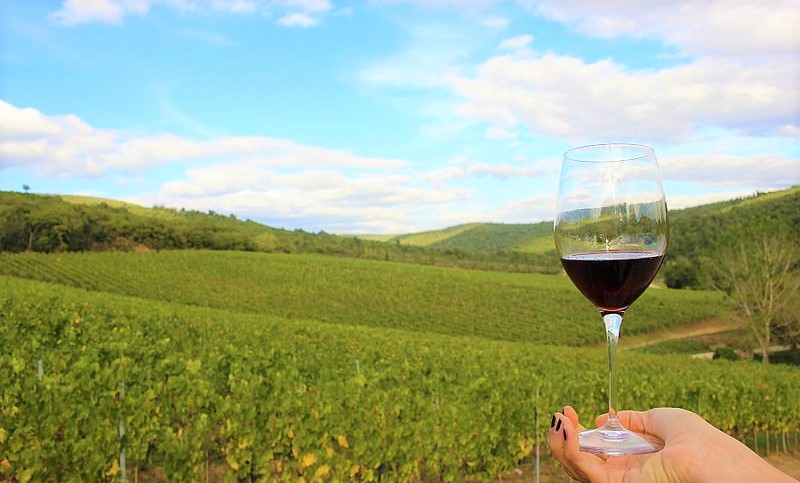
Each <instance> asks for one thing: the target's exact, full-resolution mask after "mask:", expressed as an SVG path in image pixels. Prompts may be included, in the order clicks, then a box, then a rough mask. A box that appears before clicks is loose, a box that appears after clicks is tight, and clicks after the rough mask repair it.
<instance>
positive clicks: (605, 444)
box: [578, 426, 664, 456]
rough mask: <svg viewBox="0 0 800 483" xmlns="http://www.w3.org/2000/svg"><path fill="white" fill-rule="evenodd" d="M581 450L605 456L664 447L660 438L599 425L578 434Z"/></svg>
mask: <svg viewBox="0 0 800 483" xmlns="http://www.w3.org/2000/svg"><path fill="white" fill-rule="evenodd" d="M578 442H579V445H580V448H581V451H586V452H588V453H594V454H599V455H606V456H622V455H633V454H646V453H655V452H656V451H660V450H661V449H663V448H664V442H663V441H661V439H659V438H657V437H655V436H652V435H650V434H641V433H634V432H633V431H628V430H627V429H625V428H619V429H616V428H614V429H612V428H608V427H606V426H602V427H599V428H597V429H592V430H588V431H583V432H582V433H580V434H578Z"/></svg>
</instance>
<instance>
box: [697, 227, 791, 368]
mask: <svg viewBox="0 0 800 483" xmlns="http://www.w3.org/2000/svg"><path fill="white" fill-rule="evenodd" d="M795 238H796V237H794V238H793V237H792V235H791V234H790V233H789V232H787V231H786V230H778V231H775V230H743V231H742V232H741V233H740V234H739V236H738V237H736V239H737V241H736V242H733V243H731V244H729V245H728V246H726V247H724V248H722V249H720V250H718V251H717V256H715V257H714V258H713V259H711V260H709V263H708V265H707V269H706V273H707V274H708V276H709V279H710V283H711V285H712V286H713V287H714V288H715V289H717V290H719V291H720V292H722V293H724V294H725V296H726V297H727V298H728V299H729V300H731V301H732V302H733V303H734V305H735V306H736V308H737V309H738V310H739V313H740V314H741V316H742V317H743V318H744V319H745V320H746V321H747V323H748V327H749V328H750V332H751V334H752V335H753V337H754V339H755V341H756V342H757V343H758V347H759V349H760V350H761V362H764V363H769V347H770V344H771V343H772V340H773V333H774V330H775V321H776V319H777V317H778V314H779V313H780V312H781V311H782V310H783V309H784V307H786V306H787V305H789V304H790V302H791V301H793V297H795V296H796V295H798V289H800V276H798V273H797V272H798V261H799V260H800V249H798V240H796V239H795Z"/></svg>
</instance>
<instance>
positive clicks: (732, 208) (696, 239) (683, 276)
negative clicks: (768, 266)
mask: <svg viewBox="0 0 800 483" xmlns="http://www.w3.org/2000/svg"><path fill="white" fill-rule="evenodd" d="M778 231H783V232H785V233H788V234H789V236H790V237H791V238H792V239H794V240H796V242H797V243H798V244H800V186H795V187H793V188H790V189H786V190H782V191H775V192H771V193H761V194H758V195H756V196H753V197H748V198H740V199H736V200H731V201H725V202H720V203H713V204H708V205H702V206H698V207H694V208H687V209H684V210H676V211H670V241H669V249H668V255H667V262H666V264H665V267H664V269H663V274H664V275H665V278H666V282H667V285H669V286H670V287H673V288H681V287H701V286H703V281H702V274H701V273H700V272H701V270H702V266H701V264H700V263H698V260H701V259H703V258H713V257H714V256H715V251H716V250H718V248H719V247H720V246H721V245H726V244H727V245H731V244H734V245H735V244H736V243H738V242H739V241H749V240H752V239H757V237H758V236H759V235H760V234H761V233H767V234H775V233H776V232H778Z"/></svg>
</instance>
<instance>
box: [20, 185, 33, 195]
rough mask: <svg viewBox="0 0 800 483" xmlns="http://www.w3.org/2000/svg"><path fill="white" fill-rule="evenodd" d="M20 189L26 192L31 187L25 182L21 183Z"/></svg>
mask: <svg viewBox="0 0 800 483" xmlns="http://www.w3.org/2000/svg"><path fill="white" fill-rule="evenodd" d="M22 191H24V192H26V193H28V192H30V191H31V187H30V186H29V185H27V184H24V185H22Z"/></svg>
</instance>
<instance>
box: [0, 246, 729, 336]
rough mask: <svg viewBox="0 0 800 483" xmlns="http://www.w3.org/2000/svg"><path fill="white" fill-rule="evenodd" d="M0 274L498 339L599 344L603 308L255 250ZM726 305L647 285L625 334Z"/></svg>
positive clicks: (107, 256)
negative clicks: (647, 288) (600, 309)
mask: <svg viewBox="0 0 800 483" xmlns="http://www.w3.org/2000/svg"><path fill="white" fill-rule="evenodd" d="M0 273H2V274H6V275H13V276H16V277H26V278H32V279H36V280H41V281H46V282H55V283H61V284H66V285H72V286H75V287H81V288H85V289H89V290H99V291H108V292H116V293H120V294H125V295H133V296H137V297H144V298H151V299H157V300H166V301H175V302H181V303H185V304H191V305H201V306H209V307H217V308H226V309H230V310H235V311H239V312H251V313H257V314H270V315H275V316H280V317H287V318H292V319H309V318H310V319H314V320H319V321H324V322H330V323H337V324H359V325H369V326H374V327H391V328H403V329H408V330H416V331H424V332H437V333H442V334H449V335H456V336H459V335H465V334H468V335H476V336H481V337H486V338H491V339H503V340H518V341H530V342H541V343H548V344H567V345H583V344H587V343H598V342H602V341H603V340H604V339H603V336H604V333H603V330H602V324H601V322H600V317H599V315H598V314H597V311H596V310H595V309H594V308H593V307H592V305H591V304H590V303H589V302H588V301H586V300H585V299H584V298H583V297H582V296H581V295H580V293H579V292H578V291H577V290H575V287H574V286H573V285H572V284H571V282H570V281H569V279H567V277H563V276H553V275H539V274H512V273H499V272H485V271H468V270H456V269H448V268H440V267H428V266H420V265H412V264H401V263H386V262H376V261H369V260H351V259H345V258H339V257H326V256H321V255H272V254H263V253H250V252H219V251H174V250H171V251H163V252H160V253H119V252H103V253H71V254H51V255H43V254H0ZM722 310H725V306H724V305H723V303H722V296H721V295H719V294H716V293H713V292H700V291H694V292H688V291H687V292H684V291H674V290H665V289H655V288H654V289H650V290H648V291H647V292H646V293H645V294H644V295H643V296H642V298H641V299H640V300H638V301H637V302H636V304H634V306H633V307H632V308H631V309H630V310H629V312H628V314H627V316H626V321H625V328H624V330H625V333H628V334H637V333H644V332H649V331H652V330H655V329H659V328H664V327H672V326H674V325H677V324H684V323H689V322H696V321H699V320H703V319H706V318H709V317H712V316H715V315H717V314H719V312H720V311H722Z"/></svg>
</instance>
